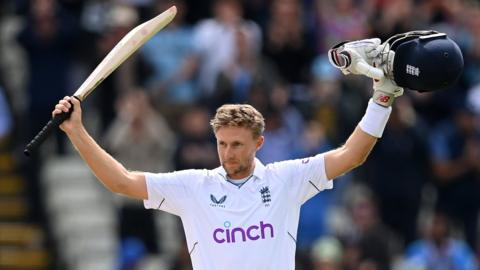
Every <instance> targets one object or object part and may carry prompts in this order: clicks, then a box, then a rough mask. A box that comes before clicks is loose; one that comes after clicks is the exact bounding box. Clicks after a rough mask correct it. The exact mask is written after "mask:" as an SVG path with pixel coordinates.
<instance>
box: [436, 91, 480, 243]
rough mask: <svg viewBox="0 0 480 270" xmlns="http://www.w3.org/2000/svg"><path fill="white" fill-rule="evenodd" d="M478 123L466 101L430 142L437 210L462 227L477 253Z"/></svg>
mask: <svg viewBox="0 0 480 270" xmlns="http://www.w3.org/2000/svg"><path fill="white" fill-rule="evenodd" d="M476 119H477V118H476V116H475V114H474V111H473V108H472V107H471V104H468V102H466V101H465V100H462V101H460V102H459V104H458V105H457V106H456V108H455V110H454V112H453V115H452V117H451V118H450V119H447V120H445V121H443V122H442V123H440V124H439V125H438V126H437V127H435V129H434V130H433V131H432V134H431V136H430V139H429V142H430V157H431V160H432V166H433V175H434V180H435V186H436V189H437V193H438V196H437V197H438V198H437V207H438V208H439V209H440V210H442V211H443V212H445V213H446V214H447V215H449V216H450V217H451V218H452V219H454V220H455V221H457V222H459V223H460V224H461V229H462V231H463V232H464V233H465V238H466V241H467V243H468V244H469V245H470V247H472V248H473V249H475V248H476V247H477V241H478V238H477V235H478V233H477V229H478V213H479V209H480V202H479V200H478V193H479V191H480V181H479V178H478V177H479V174H478V170H479V160H480V152H479V149H480V132H479V130H478V127H477V126H476Z"/></svg>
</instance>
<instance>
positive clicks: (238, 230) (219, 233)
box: [213, 221, 275, 244]
mask: <svg viewBox="0 0 480 270" xmlns="http://www.w3.org/2000/svg"><path fill="white" fill-rule="evenodd" d="M223 227H224V228H217V229H215V230H214V231H213V240H214V241H215V242H216V243H218V244H229V243H236V242H247V241H257V240H264V239H272V238H274V237H275V233H274V230H273V226H272V224H269V223H265V222H263V221H260V224H259V225H251V226H249V227H247V228H242V227H234V228H232V223H231V222H230V221H225V222H224V223H223Z"/></svg>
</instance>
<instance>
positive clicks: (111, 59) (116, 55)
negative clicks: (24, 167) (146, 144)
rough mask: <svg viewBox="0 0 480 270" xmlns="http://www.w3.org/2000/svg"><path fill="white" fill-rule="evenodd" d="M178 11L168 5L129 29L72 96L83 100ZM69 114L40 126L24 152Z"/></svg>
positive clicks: (30, 150)
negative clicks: (160, 11)
mask: <svg viewBox="0 0 480 270" xmlns="http://www.w3.org/2000/svg"><path fill="white" fill-rule="evenodd" d="M176 14H177V8H176V7H175V6H172V7H170V8H169V9H167V10H166V11H164V12H163V13H161V14H160V15H158V16H156V17H155V18H153V19H150V20H149V21H146V22H144V23H142V24H140V25H138V26H137V27H135V28H133V29H132V30H131V31H130V32H128V33H127V34H126V35H125V36H124V37H123V38H122V39H121V40H120V41H119V42H118V44H117V45H115V47H114V48H113V49H112V50H111V51H110V52H109V53H108V54H107V56H105V58H104V59H103V60H102V61H101V62H100V64H98V66H97V67H96V68H95V69H94V70H93V72H92V73H91V74H90V75H89V76H88V78H87V79H86V80H85V81H84V82H83V83H82V85H81V86H80V87H79V88H78V89H77V91H76V92H75V93H74V94H73V96H74V97H75V98H77V99H78V100H80V101H83V100H84V99H85V98H86V97H87V96H88V95H89V94H90V93H91V92H92V91H93V90H95V88H96V87H97V86H98V85H99V84H100V83H102V81H103V80H105V78H107V77H108V76H109V75H110V74H111V73H112V72H113V71H114V70H115V69H117V68H118V67H119V66H120V65H121V64H122V63H123V62H124V61H125V60H127V58H128V57H130V55H132V54H133V53H134V52H135V51H137V50H138V48H140V47H141V46H142V45H143V44H145V42H147V41H148V40H149V39H150V38H151V37H152V36H153V35H155V34H156V33H157V32H158V31H160V30H161V29H162V28H164V27H165V26H166V25H167V24H168V23H170V22H171V21H172V20H173V18H174V17H175V15H176ZM70 114H71V110H70V111H69V112H63V113H61V114H57V115H55V117H54V118H52V119H51V120H50V121H48V123H47V124H46V125H45V126H44V127H43V128H42V130H41V131H40V132H39V133H38V134H37V135H36V136H35V138H33V139H32V140H31V141H30V143H29V144H28V145H27V146H26V147H25V150H24V151H23V153H24V154H25V155H26V156H30V155H31V154H32V153H33V152H34V151H35V150H36V149H37V148H38V147H39V146H40V145H41V144H42V143H43V142H44V141H45V139H46V138H47V137H48V135H49V134H50V133H51V132H52V130H54V129H55V128H57V127H58V126H59V125H60V124H61V123H62V122H63V121H65V120H66V119H68V117H69V116H70Z"/></svg>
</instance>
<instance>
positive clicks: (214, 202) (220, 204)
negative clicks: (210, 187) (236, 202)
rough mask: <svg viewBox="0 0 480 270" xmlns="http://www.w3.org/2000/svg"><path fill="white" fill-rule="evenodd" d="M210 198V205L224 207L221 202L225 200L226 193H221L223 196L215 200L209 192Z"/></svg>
mask: <svg viewBox="0 0 480 270" xmlns="http://www.w3.org/2000/svg"><path fill="white" fill-rule="evenodd" d="M210 200H211V201H212V203H211V204H210V206H212V207H221V208H225V205H223V203H224V202H225V201H226V200H227V195H223V197H221V198H220V199H219V200H217V198H216V197H215V196H213V194H210Z"/></svg>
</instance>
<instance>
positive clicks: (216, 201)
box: [194, 180, 288, 223]
mask: <svg viewBox="0 0 480 270" xmlns="http://www.w3.org/2000/svg"><path fill="white" fill-rule="evenodd" d="M249 181H251V182H247V183H245V184H244V185H243V186H241V187H240V188H239V187H237V186H235V185H233V184H231V183H228V182H223V183H215V184H210V185H208V186H206V187H204V192H201V193H200V192H199V193H197V195H196V196H195V199H194V203H195V205H196V206H197V207H198V208H197V211H199V212H200V211H201V212H202V215H206V216H208V217H209V218H210V219H213V220H215V219H218V221H221V220H226V219H228V220H238V222H239V223H243V222H247V220H249V219H250V220H252V219H253V220H263V219H274V218H277V217H278V216H280V215H281V214H282V213H281V209H282V208H284V207H285V206H286V205H287V204H288V192H287V190H286V189H285V188H284V186H283V185H281V184H278V183H271V182H267V181H255V180H249Z"/></svg>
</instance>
